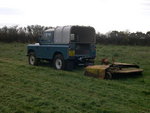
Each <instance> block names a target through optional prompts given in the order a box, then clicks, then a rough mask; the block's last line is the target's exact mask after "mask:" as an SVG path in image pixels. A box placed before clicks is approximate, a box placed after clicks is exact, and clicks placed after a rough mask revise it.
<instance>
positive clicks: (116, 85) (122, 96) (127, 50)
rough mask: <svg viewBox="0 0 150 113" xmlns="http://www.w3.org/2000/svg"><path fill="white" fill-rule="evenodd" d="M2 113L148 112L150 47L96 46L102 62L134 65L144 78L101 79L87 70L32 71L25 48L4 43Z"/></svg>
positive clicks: (0, 92) (1, 57)
mask: <svg viewBox="0 0 150 113" xmlns="http://www.w3.org/2000/svg"><path fill="white" fill-rule="evenodd" d="M0 51H1V52H0V113H149V112H150V47H140V46H113V45H108V46H106V45H97V58H96V64H99V61H100V59H101V58H110V59H111V58H112V57H114V58H115V59H116V61H120V62H128V63H136V64H138V65H140V66H141V67H142V68H143V69H144V73H143V76H141V77H138V78H126V79H125V78H124V79H117V80H101V79H96V78H91V77H86V76H83V69H79V70H73V71H71V72H69V71H57V70H54V69H53V68H52V67H49V65H45V66H43V65H40V66H30V65H28V62H27V57H26V56H25V55H26V44H20V43H0Z"/></svg>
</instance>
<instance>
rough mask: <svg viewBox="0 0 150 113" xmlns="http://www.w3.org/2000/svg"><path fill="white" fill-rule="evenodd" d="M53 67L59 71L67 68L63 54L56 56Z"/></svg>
mask: <svg viewBox="0 0 150 113" xmlns="http://www.w3.org/2000/svg"><path fill="white" fill-rule="evenodd" d="M53 65H54V68H55V69H58V70H62V69H64V68H65V61H64V58H63V56H62V55H61V54H57V55H55V57H54V61H53Z"/></svg>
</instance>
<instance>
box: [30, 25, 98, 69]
mask: <svg viewBox="0 0 150 113" xmlns="http://www.w3.org/2000/svg"><path fill="white" fill-rule="evenodd" d="M95 41H96V40H95V29H94V28H93V27H89V26H62V27H60V26H59V27H56V28H55V29H48V30H46V31H45V32H44V33H43V35H42V37H41V38H40V39H39V43H36V44H29V45H28V46H27V55H28V61H29V64H31V65H38V63H39V61H41V60H48V61H50V63H51V64H53V66H54V67H55V68H56V69H58V70H60V69H73V68H74V67H75V66H77V65H90V64H93V63H94V58H95V57H96V47H95Z"/></svg>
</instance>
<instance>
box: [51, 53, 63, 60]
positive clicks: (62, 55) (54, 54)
mask: <svg viewBox="0 0 150 113" xmlns="http://www.w3.org/2000/svg"><path fill="white" fill-rule="evenodd" d="M58 54H60V55H62V56H63V54H62V52H60V51H56V52H55V53H54V54H53V57H52V58H53V59H54V57H55V56H56V55H58ZM63 57H64V56H63Z"/></svg>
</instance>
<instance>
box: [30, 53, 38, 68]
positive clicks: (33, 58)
mask: <svg viewBox="0 0 150 113" xmlns="http://www.w3.org/2000/svg"><path fill="white" fill-rule="evenodd" d="M28 61H29V64H30V65H38V59H37V58H36V56H35V54H34V52H32V53H29V57H28Z"/></svg>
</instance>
